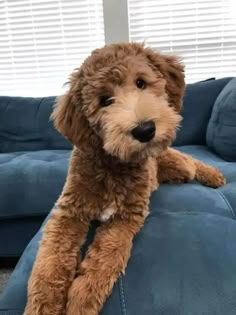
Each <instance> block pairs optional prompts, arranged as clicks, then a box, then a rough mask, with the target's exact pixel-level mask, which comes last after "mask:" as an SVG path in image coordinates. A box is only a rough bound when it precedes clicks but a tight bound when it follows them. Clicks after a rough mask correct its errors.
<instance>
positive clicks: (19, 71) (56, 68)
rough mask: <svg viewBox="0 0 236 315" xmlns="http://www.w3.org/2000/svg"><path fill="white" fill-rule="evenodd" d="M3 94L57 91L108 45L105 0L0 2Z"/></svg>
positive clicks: (0, 73) (54, 93) (1, 88)
mask: <svg viewBox="0 0 236 315" xmlns="http://www.w3.org/2000/svg"><path fill="white" fill-rule="evenodd" d="M0 15H1V18H0V94H1V95H20V96H24V95H27V96H45V95H57V94H59V93H60V92H61V91H62V86H63V84H64V83H65V82H66V81H67V79H68V75H69V73H70V72H71V71H72V70H73V69H74V68H75V67H78V66H79V65H80V64H81V62H82V61H83V59H84V58H85V57H86V56H87V55H88V54H89V53H90V52H91V50H92V49H94V48H96V47H98V46H101V45H103V44H104V26H103V9H102V0H80V1H77V0H40V1H36V0H11V1H9V0H8V1H7V0H0Z"/></svg>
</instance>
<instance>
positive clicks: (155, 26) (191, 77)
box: [128, 0, 236, 82]
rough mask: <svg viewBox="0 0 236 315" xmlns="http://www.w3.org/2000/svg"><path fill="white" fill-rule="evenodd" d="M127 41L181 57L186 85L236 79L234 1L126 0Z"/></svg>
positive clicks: (235, 18)
mask: <svg viewBox="0 0 236 315" xmlns="http://www.w3.org/2000/svg"><path fill="white" fill-rule="evenodd" d="M128 3H129V23H130V39H131V40H132V41H144V40H145V42H146V43H147V44H148V45H150V46H152V47H154V48H156V49H158V50H161V51H163V52H168V53H175V54H178V55H180V56H181V57H183V60H184V62H185V64H186V78H187V81H188V82H194V81H198V80H204V79H207V78H209V77H217V78H218V77H223V76H235V75H236V2H235V0H196V1H194V0H158V1H155V0H147V1H145V0H128Z"/></svg>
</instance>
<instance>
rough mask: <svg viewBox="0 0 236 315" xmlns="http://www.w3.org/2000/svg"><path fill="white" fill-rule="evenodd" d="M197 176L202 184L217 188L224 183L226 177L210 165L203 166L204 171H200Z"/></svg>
mask: <svg viewBox="0 0 236 315" xmlns="http://www.w3.org/2000/svg"><path fill="white" fill-rule="evenodd" d="M197 177H198V178H197V179H198V180H199V181H200V182H201V183H202V184H203V185H205V186H208V187H212V188H218V187H221V186H223V185H225V184H226V179H225V178H224V176H223V175H222V173H221V172H220V171H219V170H218V169H217V168H214V167H211V166H205V170H204V172H200V173H199V174H198V175H197Z"/></svg>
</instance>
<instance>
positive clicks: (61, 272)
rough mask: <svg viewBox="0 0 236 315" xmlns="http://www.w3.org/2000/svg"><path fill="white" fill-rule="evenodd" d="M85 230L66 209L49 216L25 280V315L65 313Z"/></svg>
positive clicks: (57, 314) (83, 225)
mask: <svg viewBox="0 0 236 315" xmlns="http://www.w3.org/2000/svg"><path fill="white" fill-rule="evenodd" d="M87 231H88V224H86V223H83V222H81V221H79V219H78V218H75V217H72V216H70V215H69V213H68V212H66V210H61V209H57V210H56V211H54V213H52V216H51V218H50V219H49V221H48V222H47V224H46V226H45V230H44V234H43V239H42V242H41V245H40V248H39V252H38V256H37V258H36V261H35V264H34V267H33V271H32V274H31V277H30V280H29V284H28V292H29V294H28V302H27V306H26V309H25V313H24V314H25V315H63V314H65V308H66V300H67V294H68V288H69V286H70V285H71V283H72V280H73V278H74V276H75V270H76V266H77V261H78V259H79V258H80V257H78V256H79V251H80V247H81V246H82V244H83V243H84V241H85V238H86V235H87Z"/></svg>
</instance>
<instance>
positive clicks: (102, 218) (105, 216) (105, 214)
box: [99, 207, 116, 222]
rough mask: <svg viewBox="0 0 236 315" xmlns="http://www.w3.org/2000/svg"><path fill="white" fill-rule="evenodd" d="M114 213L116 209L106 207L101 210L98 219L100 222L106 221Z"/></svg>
mask: <svg viewBox="0 0 236 315" xmlns="http://www.w3.org/2000/svg"><path fill="white" fill-rule="evenodd" d="M115 213H116V210H115V209H114V208H113V207H107V208H105V209H104V210H103V212H102V214H101V216H100V218H99V219H100V221H101V222H106V221H108V220H109V219H111V218H112V217H113V216H114V215H115Z"/></svg>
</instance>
